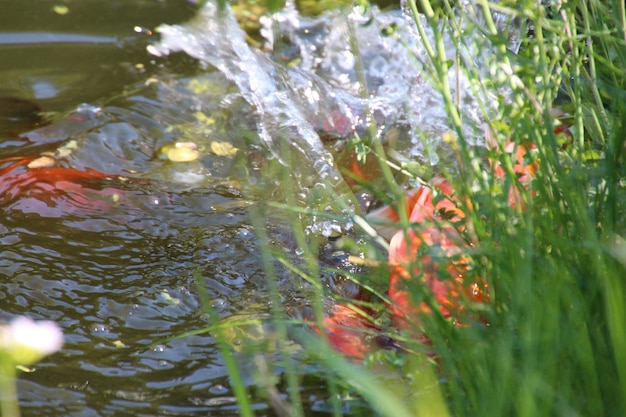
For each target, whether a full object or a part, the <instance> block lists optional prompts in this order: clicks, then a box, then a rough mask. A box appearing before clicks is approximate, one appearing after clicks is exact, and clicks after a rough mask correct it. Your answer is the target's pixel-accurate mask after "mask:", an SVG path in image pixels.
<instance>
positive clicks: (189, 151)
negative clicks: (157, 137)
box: [163, 142, 200, 162]
mask: <svg viewBox="0 0 626 417" xmlns="http://www.w3.org/2000/svg"><path fill="white" fill-rule="evenodd" d="M163 153H164V154H165V155H166V156H167V159H169V160H170V161H172V162H190V161H195V160H196V159H198V158H199V157H200V150H198V145H196V144H195V143H193V142H176V143H175V144H173V145H167V146H165V147H163Z"/></svg>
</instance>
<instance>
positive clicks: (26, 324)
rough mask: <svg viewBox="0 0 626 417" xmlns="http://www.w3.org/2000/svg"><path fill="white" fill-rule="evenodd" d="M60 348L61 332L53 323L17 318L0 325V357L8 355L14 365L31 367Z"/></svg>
mask: <svg viewBox="0 0 626 417" xmlns="http://www.w3.org/2000/svg"><path fill="white" fill-rule="evenodd" d="M62 346H63V332H62V331H61V329H60V328H59V326H58V325H57V324H56V323H54V322H51V321H40V322H35V321H34V320H32V319H29V318H27V317H17V318H15V319H14V320H13V321H11V323H10V324H8V325H0V355H8V356H9V358H11V360H12V361H13V362H14V363H15V364H16V365H31V364H33V363H35V362H37V361H39V360H41V359H42V358H43V357H44V356H46V355H50V354H52V353H54V352H56V351H58V350H60V349H61V347H62Z"/></svg>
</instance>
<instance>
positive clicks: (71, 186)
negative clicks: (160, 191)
mask: <svg viewBox="0 0 626 417" xmlns="http://www.w3.org/2000/svg"><path fill="white" fill-rule="evenodd" d="M125 180H126V178H125V177H121V176H119V175H109V174H105V173H103V172H100V171H96V170H94V169H86V170H84V171H81V170H78V169H74V168H67V167H62V166H58V165H57V164H56V162H55V161H54V159H53V158H51V157H49V156H23V157H22V156H21V157H11V158H5V159H3V160H0V205H1V206H2V207H3V208H4V210H5V211H6V210H16V211H20V212H22V213H36V214H39V215H40V216H42V217H52V218H58V217H63V216H66V215H88V214H95V213H100V212H103V211H106V210H109V209H111V208H112V207H113V206H114V205H115V204H116V203H117V202H118V201H119V200H120V199H121V198H123V196H124V193H125V191H124V190H121V189H119V188H117V187H114V185H115V184H116V183H117V184H120V183H121V182H123V181H125Z"/></svg>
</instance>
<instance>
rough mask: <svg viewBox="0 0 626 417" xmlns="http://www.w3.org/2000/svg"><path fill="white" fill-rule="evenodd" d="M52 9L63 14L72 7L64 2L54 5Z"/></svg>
mask: <svg viewBox="0 0 626 417" xmlns="http://www.w3.org/2000/svg"><path fill="white" fill-rule="evenodd" d="M52 11H53V12H55V13H56V14H60V15H61V16H63V15H66V14H68V13H69V12H70V8H69V7H67V6H65V5H63V4H57V5H56V6H52Z"/></svg>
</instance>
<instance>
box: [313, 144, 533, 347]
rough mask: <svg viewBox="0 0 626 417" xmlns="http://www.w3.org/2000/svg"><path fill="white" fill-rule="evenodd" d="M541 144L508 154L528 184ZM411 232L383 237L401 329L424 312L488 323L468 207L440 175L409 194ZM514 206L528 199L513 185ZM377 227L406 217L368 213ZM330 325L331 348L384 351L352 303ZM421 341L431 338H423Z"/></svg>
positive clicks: (387, 232) (385, 211) (500, 172)
mask: <svg viewBox="0 0 626 417" xmlns="http://www.w3.org/2000/svg"><path fill="white" fill-rule="evenodd" d="M532 149H534V147H533V146H520V145H515V144H513V143H507V144H506V145H505V147H504V148H503V150H504V152H506V153H508V154H511V155H513V157H514V160H513V171H514V173H515V174H516V175H517V180H518V181H519V183H520V184H521V185H523V186H524V185H528V183H529V182H530V180H531V179H532V178H533V177H534V176H535V173H536V171H537V169H538V163H537V162H536V161H532V159H531V158H528V157H529V155H528V153H529V151H531V150H532ZM492 170H493V173H494V175H495V176H496V177H498V178H504V176H505V170H504V169H503V167H502V166H501V165H500V164H499V163H497V162H493V163H492ZM406 199H407V200H406V202H405V203H406V204H405V205H403V206H404V207H407V208H408V213H407V216H408V220H409V222H410V224H411V226H410V227H409V228H407V229H402V228H401V227H400V228H395V229H390V228H389V227H387V228H382V229H381V235H383V236H384V237H386V238H387V239H390V243H389V267H390V279H389V289H388V296H389V301H390V313H391V315H392V319H393V322H394V324H395V325H396V327H399V328H413V327H415V326H416V325H418V324H419V320H420V317H421V316H422V315H423V314H429V313H431V312H432V307H435V308H438V309H439V311H440V313H441V314H442V316H443V317H444V318H447V319H451V320H452V321H453V323H454V324H456V325H464V324H465V323H467V321H468V320H469V319H472V320H475V319H480V317H477V316H476V315H474V317H472V316H471V314H470V313H469V312H468V311H467V310H468V307H469V306H471V305H472V304H474V305H475V304H480V303H488V302H489V292H488V289H489V287H488V283H487V282H486V280H484V279H483V278H481V277H473V276H471V275H472V271H471V259H470V257H469V255H468V252H469V249H470V248H471V246H472V245H473V243H475V242H471V241H470V239H469V238H468V237H466V236H464V235H465V232H466V224H465V221H466V212H465V211H464V210H471V205H470V204H469V202H468V203H466V204H465V206H464V207H463V206H462V205H461V204H460V202H459V201H458V199H457V198H456V197H455V195H454V190H453V187H452V185H451V184H450V183H449V182H448V181H447V180H445V179H444V178H441V177H436V178H434V179H433V180H431V181H430V182H429V183H428V184H427V185H422V186H420V187H419V188H417V189H415V190H411V191H409V192H407V194H406ZM508 202H509V204H510V205H511V206H512V207H522V208H523V205H522V201H521V196H520V193H519V191H518V190H517V188H515V186H511V189H510V190H509V194H508ZM368 219H369V220H370V221H371V222H372V223H376V222H379V223H380V222H381V221H384V222H387V223H390V222H395V223H398V222H399V220H400V216H399V215H398V213H397V212H396V211H395V210H394V209H392V208H391V207H389V206H385V207H382V208H380V209H378V210H376V211H374V212H372V213H370V214H369V215H368ZM332 310H333V311H332V313H331V314H330V315H329V317H327V318H326V320H325V322H324V324H325V326H326V328H327V337H328V340H329V342H330V343H331V345H332V346H333V347H334V348H335V349H336V350H337V351H339V352H341V353H343V354H345V355H348V356H351V357H354V358H363V357H364V356H365V354H366V353H368V352H371V351H372V350H373V349H374V348H375V347H376V346H375V344H373V343H372V341H371V338H369V339H368V338H364V337H363V334H365V333H372V332H375V331H377V330H378V331H380V329H377V328H376V326H374V325H373V324H372V322H371V321H370V320H369V319H367V318H366V317H365V316H364V315H363V314H360V313H358V312H357V311H356V310H354V309H352V308H350V307H349V306H346V305H336V306H334V307H333V309H332ZM417 337H418V338H419V339H420V340H421V341H427V339H426V337H425V336H424V335H422V334H418V335H417Z"/></svg>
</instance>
